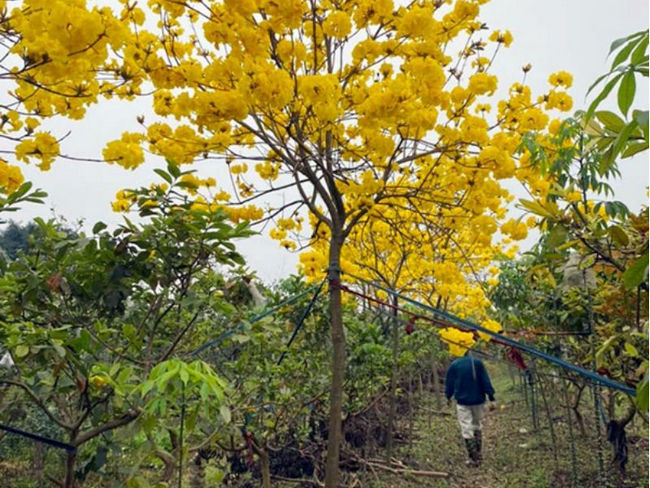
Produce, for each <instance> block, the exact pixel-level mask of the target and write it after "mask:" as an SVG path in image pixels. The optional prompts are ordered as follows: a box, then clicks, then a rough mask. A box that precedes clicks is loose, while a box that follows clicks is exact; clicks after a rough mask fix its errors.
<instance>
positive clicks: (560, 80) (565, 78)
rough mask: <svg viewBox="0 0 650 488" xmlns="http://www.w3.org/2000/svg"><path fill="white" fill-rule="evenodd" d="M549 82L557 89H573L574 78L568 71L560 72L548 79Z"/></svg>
mask: <svg viewBox="0 0 650 488" xmlns="http://www.w3.org/2000/svg"><path fill="white" fill-rule="evenodd" d="M548 82H549V83H550V84H551V85H553V86H555V87H560V86H563V87H564V88H571V85H572V84H573V76H572V75H571V73H567V72H566V71H558V72H557V73H553V74H552V75H550V76H549V77H548Z"/></svg>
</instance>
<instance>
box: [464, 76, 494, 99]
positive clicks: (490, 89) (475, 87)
mask: <svg viewBox="0 0 650 488" xmlns="http://www.w3.org/2000/svg"><path fill="white" fill-rule="evenodd" d="M467 89H468V90H469V91H470V92H471V93H473V94H474V95H483V94H486V93H487V94H490V95H491V94H492V93H494V91H495V90H496V89H497V77H496V76H494V75H489V74H487V73H476V74H474V75H472V76H471V77H470V79H469V86H468V87H467Z"/></svg>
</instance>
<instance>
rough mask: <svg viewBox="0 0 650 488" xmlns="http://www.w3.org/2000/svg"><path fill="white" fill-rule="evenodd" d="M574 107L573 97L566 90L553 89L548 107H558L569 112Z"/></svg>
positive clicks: (547, 103) (549, 96)
mask: <svg viewBox="0 0 650 488" xmlns="http://www.w3.org/2000/svg"><path fill="white" fill-rule="evenodd" d="M571 107H573V99H572V98H571V97H570V96H569V95H568V94H567V93H565V92H557V91H552V92H550V93H549V94H548V100H547V102H546V109H553V108H556V109H558V110H560V111H562V112H568V111H569V110H571Z"/></svg>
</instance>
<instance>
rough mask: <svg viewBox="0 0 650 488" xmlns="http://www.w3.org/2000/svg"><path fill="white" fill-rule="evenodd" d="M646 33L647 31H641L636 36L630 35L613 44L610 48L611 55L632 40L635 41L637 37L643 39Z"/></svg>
mask: <svg viewBox="0 0 650 488" xmlns="http://www.w3.org/2000/svg"><path fill="white" fill-rule="evenodd" d="M645 32H646V31H639V32H635V33H634V34H630V35H629V36H626V37H621V38H620V39H616V40H615V41H614V42H612V44H611V46H609V54H612V53H613V52H614V51H616V50H617V49H618V48H619V47H620V46H622V45H623V44H625V41H629V40H630V39H634V38H635V37H642V36H643V35H644V34H645ZM609 54H608V56H609Z"/></svg>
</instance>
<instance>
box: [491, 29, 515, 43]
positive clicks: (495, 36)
mask: <svg viewBox="0 0 650 488" xmlns="http://www.w3.org/2000/svg"><path fill="white" fill-rule="evenodd" d="M490 40H491V41H494V42H498V43H500V44H503V45H504V46H505V47H510V44H512V41H513V37H512V34H511V33H510V31H509V30H504V31H498V30H496V31H494V32H492V34H490Z"/></svg>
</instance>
